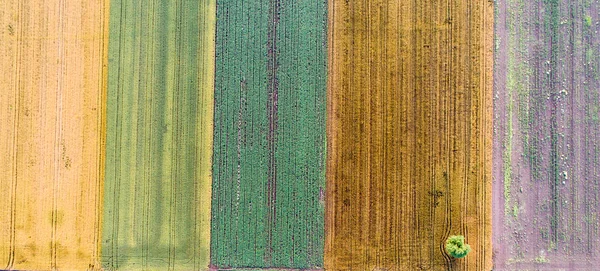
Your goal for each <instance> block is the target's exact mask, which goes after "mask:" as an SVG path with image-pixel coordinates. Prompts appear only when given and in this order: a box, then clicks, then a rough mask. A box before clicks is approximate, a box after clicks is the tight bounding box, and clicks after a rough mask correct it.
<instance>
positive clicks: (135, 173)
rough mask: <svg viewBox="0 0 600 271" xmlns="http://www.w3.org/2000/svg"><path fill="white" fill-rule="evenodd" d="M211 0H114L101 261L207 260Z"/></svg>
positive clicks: (114, 265) (160, 266)
mask: <svg viewBox="0 0 600 271" xmlns="http://www.w3.org/2000/svg"><path fill="white" fill-rule="evenodd" d="M215 9H216V5H215V1H213V0H202V1H196V0H179V1H171V0H159V1H129V0H112V1H111V9H110V37H109V40H110V44H109V68H108V90H107V91H108V96H107V130H106V178H105V182H104V185H105V193H104V213H103V223H102V224H103V228H102V266H103V268H105V269H108V270H184V271H187V270H203V269H207V268H208V265H209V242H210V202H211V180H212V179H211V174H210V172H211V171H210V168H211V165H212V163H211V156H212V132H213V100H214V99H213V89H214V88H213V83H214V54H215V51H214V48H215V47H214V36H215V13H216V10H215Z"/></svg>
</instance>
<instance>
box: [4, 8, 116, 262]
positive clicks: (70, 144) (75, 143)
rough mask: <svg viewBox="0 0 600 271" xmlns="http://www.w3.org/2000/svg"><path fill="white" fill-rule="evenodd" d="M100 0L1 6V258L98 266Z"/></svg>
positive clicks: (102, 51)
mask: <svg viewBox="0 0 600 271" xmlns="http://www.w3.org/2000/svg"><path fill="white" fill-rule="evenodd" d="M106 2H107V1H85V0H74V1H71V0H69V1H60V0H45V1H31V0H7V1H3V4H2V9H1V10H0V28H1V29H0V40H2V46H0V69H1V72H0V73H1V74H2V76H0V89H1V91H0V135H1V136H0V153H2V155H0V191H2V192H3V195H2V197H0V223H1V224H2V227H0V268H1V269H21V270H32V269H36V270H40V269H42V270H44V269H45V270H50V269H60V270H85V269H88V268H92V269H94V268H97V267H98V257H99V233H100V231H99V228H100V220H99V219H100V214H101V209H100V208H101V199H102V198H101V190H102V188H101V179H102V176H101V175H102V173H101V168H102V163H103V162H102V157H103V155H102V149H103V134H102V131H103V125H104V122H103V114H104V110H105V108H104V104H105V101H104V99H105V94H104V83H105V80H104V79H105V78H104V75H105V69H104V66H103V65H104V64H105V63H106V61H105V56H106V54H105V49H106V33H105V29H106V23H107V6H106Z"/></svg>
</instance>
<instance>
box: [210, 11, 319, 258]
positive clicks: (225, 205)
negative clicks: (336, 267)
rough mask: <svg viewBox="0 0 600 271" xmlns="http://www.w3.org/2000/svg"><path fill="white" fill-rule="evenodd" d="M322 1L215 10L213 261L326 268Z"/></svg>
mask: <svg viewBox="0 0 600 271" xmlns="http://www.w3.org/2000/svg"><path fill="white" fill-rule="evenodd" d="M326 10H327V9H326V1H291V0H290V1H279V0H270V1H266V0H261V1H241V0H238V1H222V2H219V5H218V9H217V33H218V35H217V40H216V73H215V78H216V79H215V132H214V162H213V203H212V214H213V215H212V228H211V233H212V234H211V239H212V242H211V249H212V250H211V251H212V252H211V255H212V256H211V263H212V264H213V265H215V266H218V267H290V268H307V267H319V266H322V265H323V240H324V232H323V231H324V230H323V223H324V222H323V216H324V200H323V198H322V196H323V195H324V189H325V157H326V153H325V151H326V143H325V137H326V134H325V118H326V115H325V111H326V78H327V73H326V61H327V57H326V40H327V35H326V33H327V32H326V22H327V14H326Z"/></svg>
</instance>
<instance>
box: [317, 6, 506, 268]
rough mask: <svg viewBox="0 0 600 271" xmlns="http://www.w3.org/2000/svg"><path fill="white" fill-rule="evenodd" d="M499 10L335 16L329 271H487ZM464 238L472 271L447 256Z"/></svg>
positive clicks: (374, 10) (351, 10)
mask: <svg viewBox="0 0 600 271" xmlns="http://www.w3.org/2000/svg"><path fill="white" fill-rule="evenodd" d="M493 17H494V14H493V3H492V2H491V1H467V0H462V1H417V0H414V1H381V0H377V1H343V0H332V1H330V7H329V33H330V37H329V50H330V51H329V57H330V62H329V69H330V76H329V78H330V79H329V96H328V99H329V106H328V110H329V112H328V114H329V118H330V122H329V123H328V144H329V146H328V156H329V157H328V159H329V160H328V168H327V170H328V172H327V174H328V175H327V182H328V183H327V207H326V246H325V267H326V269H327V270H447V269H448V268H449V267H452V269H453V270H466V269H468V270H490V269H491V263H492V257H491V249H490V248H491V244H490V242H491V208H490V206H491V202H490V201H491V156H492V132H491V131H492V123H491V121H492V66H493V62H492V60H493V56H492V49H493V48H492V40H493ZM455 234H462V235H465V237H466V240H467V243H469V244H470V245H471V247H472V249H473V251H472V252H471V254H469V256H467V257H466V258H464V259H460V260H451V259H450V257H449V256H448V255H447V254H446V253H445V252H444V243H445V240H446V239H447V237H448V236H449V235H455Z"/></svg>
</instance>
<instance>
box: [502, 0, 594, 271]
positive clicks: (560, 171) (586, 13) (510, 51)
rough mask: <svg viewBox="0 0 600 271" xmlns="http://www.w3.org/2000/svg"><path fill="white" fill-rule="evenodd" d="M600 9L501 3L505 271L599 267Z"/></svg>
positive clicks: (583, 1) (590, 3)
mask: <svg viewBox="0 0 600 271" xmlns="http://www.w3.org/2000/svg"><path fill="white" fill-rule="evenodd" d="M599 7H600V6H599V3H598V1H594V0H575V1H558V0H550V1H541V0H536V1H521V0H499V1H497V6H496V29H495V31H496V44H495V50H496V55H495V68H494V70H495V79H494V85H495V88H494V89H495V91H494V108H495V109H494V156H493V161H494V162H493V171H494V173H493V174H494V185H493V191H494V196H493V217H494V218H493V221H494V222H493V229H494V233H493V245H494V246H493V247H494V259H495V260H494V263H495V267H496V268H497V269H498V270H524V269H530V270H534V269H536V270H558V269H560V270H582V269H583V270H591V269H594V268H597V267H598V260H599V256H600V246H599V245H598V244H599V241H600V236H599V233H600V232H599V229H600V228H599V226H600V225H599V220H598V208H599V207H600V198H599V196H600V194H599V192H600V190H599V188H598V184H599V183H598V182H599V178H600V171H599V166H600V146H599V145H598V142H599V140H600V137H599V136H600V134H599V132H600V129H599V127H600V119H599V118H600V115H599V112H600V111H599V110H598V109H599V98H600V80H599V79H600V78H599V76H600V72H599V71H600V65H599V64H600V59H599V55H598V52H599V49H600V47H599V46H600V39H599V38H600V35H598V30H600V27H599V19H600V18H599V9H598V8H599Z"/></svg>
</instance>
